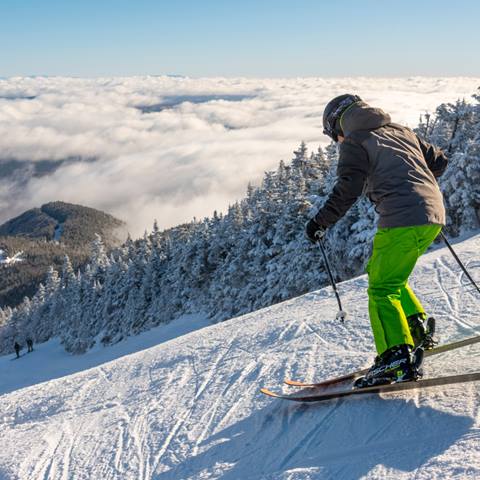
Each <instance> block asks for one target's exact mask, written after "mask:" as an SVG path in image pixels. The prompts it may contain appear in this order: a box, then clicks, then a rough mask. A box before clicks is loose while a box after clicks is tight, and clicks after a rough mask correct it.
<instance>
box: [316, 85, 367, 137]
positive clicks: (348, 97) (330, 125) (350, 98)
mask: <svg viewBox="0 0 480 480" xmlns="http://www.w3.org/2000/svg"><path fill="white" fill-rule="evenodd" d="M361 101H362V99H361V98H360V97H359V96H358V95H352V94H350V93H346V94H344V95H340V96H338V97H335V98H334V99H333V100H330V101H329V102H328V104H327V106H326V107H325V110H324V112H323V133H324V134H325V135H328V136H329V137H330V138H332V139H333V140H334V141H335V142H338V135H339V134H342V133H343V132H342V128H341V127H340V121H339V120H340V117H341V116H342V114H343V113H344V112H345V110H346V109H347V108H348V107H350V106H351V105H353V104H354V103H357V102H361Z"/></svg>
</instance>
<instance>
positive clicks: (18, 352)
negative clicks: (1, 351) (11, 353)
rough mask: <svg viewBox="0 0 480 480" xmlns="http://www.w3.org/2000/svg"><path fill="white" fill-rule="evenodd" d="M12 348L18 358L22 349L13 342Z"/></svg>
mask: <svg viewBox="0 0 480 480" xmlns="http://www.w3.org/2000/svg"><path fill="white" fill-rule="evenodd" d="M13 348H14V349H15V353H16V354H17V358H20V349H21V348H22V347H21V346H20V345H19V343H18V342H15V344H14V345H13Z"/></svg>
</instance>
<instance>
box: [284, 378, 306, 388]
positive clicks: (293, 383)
mask: <svg viewBox="0 0 480 480" xmlns="http://www.w3.org/2000/svg"><path fill="white" fill-rule="evenodd" d="M283 383H285V384H286V385H291V386H292V387H304V386H305V385H309V384H306V383H304V382H299V381H297V380H290V379H289V378H286V379H285V380H284V381H283Z"/></svg>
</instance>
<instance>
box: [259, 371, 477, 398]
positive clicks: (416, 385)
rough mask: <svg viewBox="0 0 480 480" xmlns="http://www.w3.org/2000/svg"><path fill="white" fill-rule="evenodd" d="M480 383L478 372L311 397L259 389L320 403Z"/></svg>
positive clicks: (263, 391)
mask: <svg viewBox="0 0 480 480" xmlns="http://www.w3.org/2000/svg"><path fill="white" fill-rule="evenodd" d="M478 381H480V372H475V373H466V374H461V375H451V376H447V377H437V378H427V379H425V380H418V381H416V382H402V383H391V384H387V385H377V386H374V387H365V388H345V389H343V390H339V391H337V392H330V393H318V394H313V395H298V394H293V395H283V394H281V393H275V392H272V391H271V390H268V389H266V388H262V389H260V391H261V392H262V393H263V394H264V395H268V396H269V397H274V398H281V399H283V400H290V401H293V402H321V401H325V400H333V399H336V398H341V397H349V396H351V395H366V394H368V393H391V392H401V391H405V390H414V389H422V388H427V387H440V386H443V385H453V384H455V383H466V382H478Z"/></svg>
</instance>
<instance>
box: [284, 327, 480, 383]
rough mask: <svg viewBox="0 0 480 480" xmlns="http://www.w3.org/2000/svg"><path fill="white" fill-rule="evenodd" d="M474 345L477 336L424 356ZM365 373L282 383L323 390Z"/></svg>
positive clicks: (366, 369)
mask: <svg viewBox="0 0 480 480" xmlns="http://www.w3.org/2000/svg"><path fill="white" fill-rule="evenodd" d="M475 343H480V335H477V336H476V337H470V338H466V339H465V340H459V341H458V342H451V343H446V344H444V345H440V346H438V347H435V348H432V349H431V350H426V351H425V353H424V356H425V357H430V356H432V355H438V354H439V353H444V352H448V351H450V350H455V349H457V348H461V347H467V346H468V345H474V344H475ZM367 372H368V368H364V369H362V370H357V371H355V372H352V373H348V374H346V375H342V376H340V377H335V378H330V379H328V380H323V381H321V382H316V383H308V382H301V381H298V380H290V379H287V380H285V381H284V382H285V383H286V384H287V385H290V386H292V387H301V388H324V387H329V386H331V385H335V384H337V383H343V382H349V381H354V380H356V379H357V378H358V377H362V376H363V375H365V374H366V373H367Z"/></svg>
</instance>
